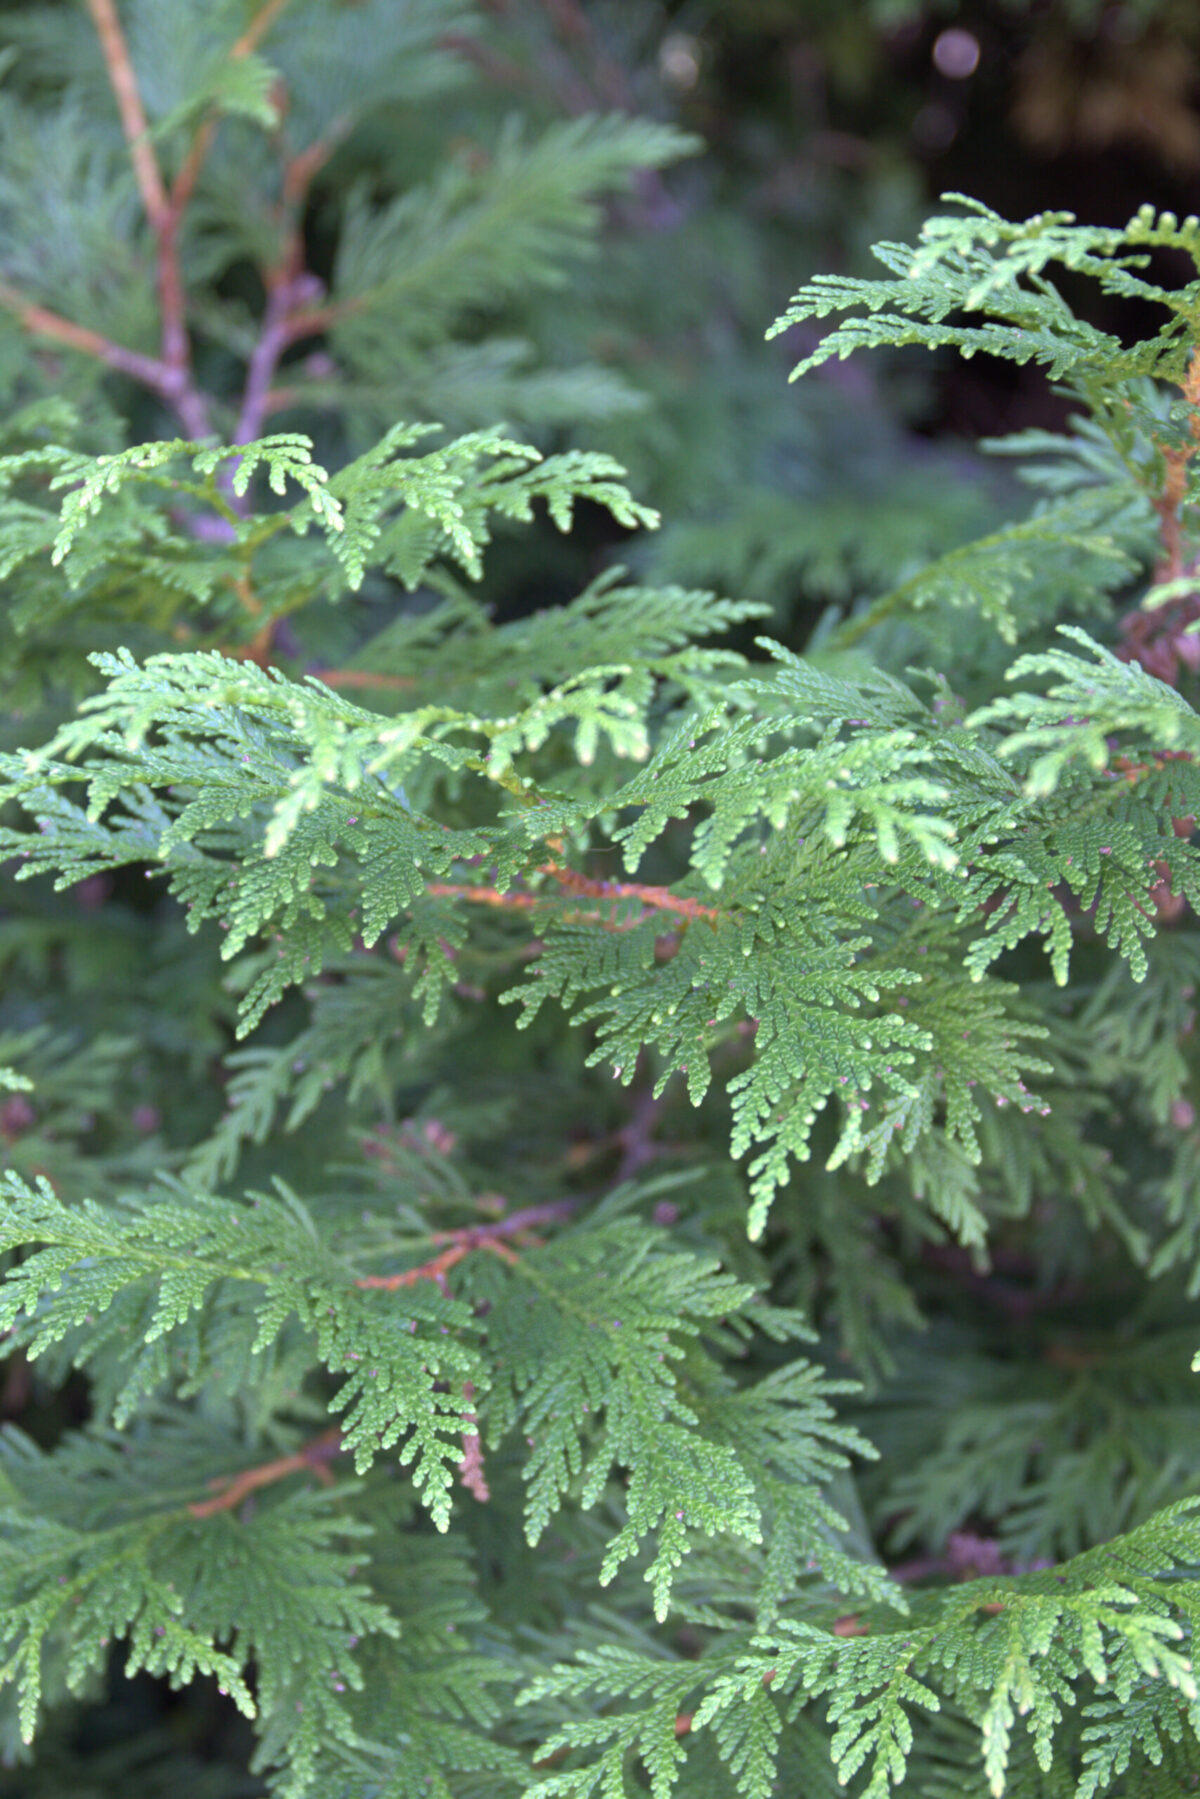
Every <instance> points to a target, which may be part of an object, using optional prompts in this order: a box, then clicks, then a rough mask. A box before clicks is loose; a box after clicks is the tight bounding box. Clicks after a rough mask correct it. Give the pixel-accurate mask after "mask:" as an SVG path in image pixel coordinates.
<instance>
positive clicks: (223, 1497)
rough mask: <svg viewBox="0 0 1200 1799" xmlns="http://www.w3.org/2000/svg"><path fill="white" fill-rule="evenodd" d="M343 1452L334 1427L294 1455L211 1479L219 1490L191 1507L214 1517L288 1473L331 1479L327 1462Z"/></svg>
mask: <svg viewBox="0 0 1200 1799" xmlns="http://www.w3.org/2000/svg"><path fill="white" fill-rule="evenodd" d="M341 1451H342V1433H341V1431H340V1430H337V1429H333V1430H327V1431H323V1432H322V1434H321V1435H320V1436H319V1437H314V1438H313V1440H312V1442H311V1443H309V1444H306V1446H305V1447H304V1448H303V1449H298V1450H297V1451H296V1452H295V1454H294V1455H281V1456H279V1457H277V1458H276V1460H275V1461H273V1462H263V1463H261V1464H260V1466H259V1467H257V1468H245V1469H243V1471H242V1473H241V1474H234V1475H227V1474H222V1475H219V1476H218V1477H217V1478H216V1479H215V1480H210V1481H209V1483H208V1484H209V1486H210V1487H217V1488H219V1489H220V1491H219V1492H217V1493H216V1494H215V1495H214V1497H213V1498H212V1499H199V1500H197V1501H196V1502H195V1503H194V1504H193V1505H189V1506H188V1511H189V1512H190V1513H191V1514H192V1517H193V1518H211V1517H212V1516H213V1514H214V1513H215V1512H228V1511H232V1510H233V1507H234V1506H235V1505H240V1503H241V1501H242V1500H243V1499H245V1498H246V1497H247V1495H248V1494H250V1493H253V1492H256V1491H257V1489H258V1488H259V1487H268V1486H270V1485H271V1484H272V1483H273V1482H274V1481H277V1480H284V1479H285V1478H286V1477H287V1476H288V1475H289V1474H303V1473H304V1472H305V1470H307V1471H308V1472H309V1473H312V1474H315V1475H316V1477H317V1479H318V1480H323V1481H325V1482H329V1481H330V1480H331V1479H332V1478H333V1477H332V1476H331V1474H330V1472H329V1470H328V1469H327V1468H326V1467H325V1465H324V1464H325V1463H326V1462H328V1461H332V1459H333V1457H334V1456H336V1455H340V1454H341Z"/></svg>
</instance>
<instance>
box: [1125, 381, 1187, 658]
mask: <svg viewBox="0 0 1200 1799" xmlns="http://www.w3.org/2000/svg"><path fill="white" fill-rule="evenodd" d="M1179 386H1180V389H1181V391H1182V393H1183V398H1184V400H1185V401H1186V402H1187V404H1188V406H1189V408H1190V409H1191V410H1190V417H1189V432H1190V436H1191V442H1190V443H1185V444H1182V445H1179V446H1167V445H1163V444H1160V445H1159V446H1158V448H1159V452H1160V454H1161V456H1162V459H1163V467H1164V471H1165V473H1164V477H1163V484H1162V491H1161V493H1159V494H1158V496H1157V497H1156V498H1155V500H1154V510H1155V512H1156V513H1157V514H1158V538H1159V552H1160V553H1159V559H1158V563H1157V565H1156V567H1155V570H1154V579H1155V581H1156V582H1157V583H1159V584H1161V583H1163V582H1167V581H1180V580H1182V579H1183V578H1184V577H1185V576H1192V575H1195V576H1196V577H1197V587H1198V589H1200V572H1198V571H1197V566H1196V561H1195V559H1193V560H1192V561H1191V562H1190V563H1188V562H1187V561H1185V558H1184V536H1183V510H1184V501H1185V498H1186V496H1187V487H1188V470H1189V465H1190V464H1191V462H1192V460H1193V458H1194V457H1195V455H1196V453H1197V451H1200V350H1194V351H1193V352H1192V356H1191V360H1190V361H1189V363H1188V368H1187V374H1186V375H1185V376H1184V379H1183V380H1182V381H1181V382H1180V383H1179ZM1198 618H1200V591H1198V592H1197V593H1196V594H1186V593H1185V594H1183V595H1182V596H1181V597H1180V598H1178V599H1175V600H1172V601H1170V602H1169V603H1168V604H1167V605H1165V606H1159V607H1156V608H1155V609H1154V610H1153V611H1152V612H1144V611H1142V610H1141V609H1140V608H1138V609H1137V610H1135V611H1133V612H1130V613H1128V614H1127V615H1126V617H1125V618H1124V619H1123V620H1122V621H1121V633H1122V638H1123V642H1122V646H1121V649H1120V651H1119V654H1120V655H1121V656H1122V657H1123V658H1124V659H1125V661H1127V662H1139V663H1140V664H1141V665H1142V667H1143V668H1144V669H1145V670H1146V671H1147V673H1148V674H1152V675H1154V676H1156V677H1157V678H1158V679H1159V680H1160V681H1166V682H1167V683H1168V684H1169V685H1171V686H1174V684H1175V682H1176V681H1177V680H1178V679H1179V673H1180V667H1181V665H1182V666H1183V667H1186V668H1190V669H1193V670H1194V669H1195V668H1196V667H1197V664H1198V663H1200V638H1197V637H1195V636H1193V635H1192V634H1190V632H1189V630H1188V627H1189V626H1190V625H1192V624H1194V623H1195V622H1196V620H1197V619H1198Z"/></svg>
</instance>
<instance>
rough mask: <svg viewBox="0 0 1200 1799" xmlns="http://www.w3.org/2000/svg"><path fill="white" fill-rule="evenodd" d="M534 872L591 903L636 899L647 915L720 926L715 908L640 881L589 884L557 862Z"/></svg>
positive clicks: (546, 863) (582, 876)
mask: <svg viewBox="0 0 1200 1799" xmlns="http://www.w3.org/2000/svg"><path fill="white" fill-rule="evenodd" d="M537 872H538V873H539V874H544V875H550V876H552V878H553V879H554V880H556V881H557V882H558V884H559V886H560V887H562V888H564V889H565V890H566V892H568V893H579V894H586V895H587V896H588V897H589V898H592V899H606V900H614V899H636V900H640V901H641V903H642V905H643V906H648V907H649V908H650V909H651V911H656V912H673V913H674V914H675V915H676V917H678V918H706V919H707V920H708V921H709V923H710V924H714V925H715V924H718V923H719V922H720V918H721V914H720V912H719V910H718V909H717V907H716V906H706V905H705V904H704V902H703V901H702V900H694V899H684V898H681V897H680V895H678V894H675V893H672V892H671V889H670V888H669V887H647V886H644V885H643V884H642V883H641V882H640V881H593V880H590V879H589V878H588V876H587V875H581V874H576V873H575V870H574V869H572V868H563V867H561V866H560V865H559V864H558V863H557V862H544V863H543V864H542V866H541V867H540V868H539V869H538V871H537Z"/></svg>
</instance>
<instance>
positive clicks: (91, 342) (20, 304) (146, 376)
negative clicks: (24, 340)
mask: <svg viewBox="0 0 1200 1799" xmlns="http://www.w3.org/2000/svg"><path fill="white" fill-rule="evenodd" d="M0 306H5V307H7V309H8V310H9V311H10V312H12V313H15V314H16V317H17V319H18V320H19V322H20V323H21V324H22V325H24V327H25V329H26V330H27V331H28V332H30V333H31V334H32V335H33V336H35V337H48V338H51V339H53V341H54V342H55V343H60V344H66V345H67V346H68V347H69V348H70V349H72V350H80V351H82V352H83V354H84V355H85V356H94V357H95V358H96V360H97V361H98V362H103V363H105V364H106V365H107V366H108V367H109V368H110V369H113V370H115V371H116V373H117V374H119V375H128V376H130V377H131V379H132V380H134V381H140V382H141V383H142V385H143V386H144V387H149V388H153V389H154V391H155V392H159V393H161V392H162V383H163V378H164V376H165V374H166V369H165V367H164V365H163V364H162V363H161V362H160V361H159V360H158V358H157V357H155V356H143V355H142V354H141V353H140V352H139V351H137V350H127V349H126V348H125V346H124V344H115V343H113V341H112V339H111V338H108V337H104V336H102V335H101V333H100V332H99V331H93V330H92V329H91V327H90V326H88V325H77V324H76V323H75V322H74V320H73V319H65V318H63V317H62V316H61V314H60V313H57V312H51V310H50V309H49V307H46V306H39V305H38V304H37V302H36V301H34V300H27V299H26V298H25V296H24V294H22V293H19V292H18V291H17V289H16V288H15V287H10V286H9V284H8V282H6V281H5V282H0Z"/></svg>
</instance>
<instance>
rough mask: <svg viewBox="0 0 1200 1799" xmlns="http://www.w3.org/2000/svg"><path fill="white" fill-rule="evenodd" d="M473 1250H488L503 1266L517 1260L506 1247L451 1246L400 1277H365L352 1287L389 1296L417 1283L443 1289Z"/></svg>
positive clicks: (389, 1275) (496, 1244)
mask: <svg viewBox="0 0 1200 1799" xmlns="http://www.w3.org/2000/svg"><path fill="white" fill-rule="evenodd" d="M473 1249H490V1250H491V1251H492V1253H493V1254H494V1255H498V1256H500V1257H501V1258H502V1259H503V1260H504V1261H506V1262H516V1261H519V1260H520V1258H519V1257H518V1255H517V1253H516V1251H515V1250H512V1249H510V1248H509V1247H508V1245H507V1243H492V1242H487V1241H484V1242H481V1243H452V1244H451V1245H450V1247H449V1248H448V1249H443V1251H442V1252H441V1254H440V1255H436V1256H433V1257H431V1259H430V1260H429V1261H428V1262H422V1263H421V1266H420V1267H419V1268H406V1269H405V1270H404V1272H403V1274H364V1275H363V1276H362V1278H361V1280H356V1281H355V1283H354V1285H355V1286H356V1287H382V1288H383V1289H384V1290H385V1291H386V1292H388V1293H394V1292H395V1291H396V1290H397V1288H399V1287H415V1286H416V1284H417V1282H418V1281H436V1282H437V1284H438V1286H439V1287H441V1286H444V1285H445V1279H446V1276H447V1274H448V1273H449V1272H450V1270H451V1268H453V1267H454V1266H455V1264H456V1263H457V1262H461V1261H462V1259H463V1257H464V1256H468V1255H470V1253H471V1251H472V1250H473Z"/></svg>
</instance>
